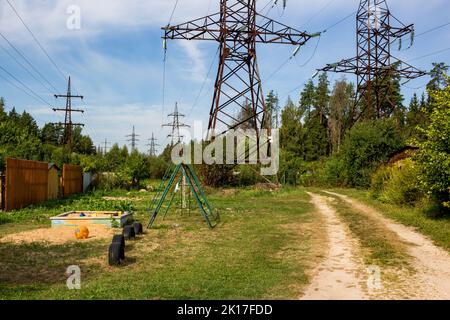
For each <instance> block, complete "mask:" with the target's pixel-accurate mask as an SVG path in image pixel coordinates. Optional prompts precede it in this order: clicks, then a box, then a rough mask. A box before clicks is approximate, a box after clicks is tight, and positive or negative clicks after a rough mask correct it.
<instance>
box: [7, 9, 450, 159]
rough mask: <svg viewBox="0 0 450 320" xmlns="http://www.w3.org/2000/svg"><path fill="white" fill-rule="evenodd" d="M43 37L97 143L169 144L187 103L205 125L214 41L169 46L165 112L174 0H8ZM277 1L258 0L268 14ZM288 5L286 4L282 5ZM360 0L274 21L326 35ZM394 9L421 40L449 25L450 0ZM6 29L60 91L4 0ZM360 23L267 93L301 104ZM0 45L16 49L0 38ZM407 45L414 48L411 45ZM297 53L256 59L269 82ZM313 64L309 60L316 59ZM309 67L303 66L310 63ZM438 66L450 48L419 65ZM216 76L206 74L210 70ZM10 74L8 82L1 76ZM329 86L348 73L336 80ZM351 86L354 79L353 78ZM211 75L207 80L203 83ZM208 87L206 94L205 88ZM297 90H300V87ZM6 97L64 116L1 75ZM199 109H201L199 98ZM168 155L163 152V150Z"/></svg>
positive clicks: (279, 77) (185, 16)
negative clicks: (71, 21)
mask: <svg viewBox="0 0 450 320" xmlns="http://www.w3.org/2000/svg"><path fill="white" fill-rule="evenodd" d="M10 1H11V3H12V4H13V5H14V6H15V7H16V9H17V11H18V12H19V13H20V15H21V16H22V17H23V19H24V20H25V22H26V23H27V24H28V26H29V27H30V28H31V29H32V31H33V32H34V33H35V35H36V36H37V38H38V39H39V40H40V42H41V43H42V44H43V46H44V47H45V49H46V50H47V51H48V52H49V54H50V56H51V57H52V58H53V59H54V60H55V61H56V63H57V65H58V66H59V67H60V68H61V70H62V71H63V72H64V73H65V74H70V75H71V76H72V79H73V85H74V87H75V89H76V92H78V93H79V94H83V95H84V96H85V97H86V99H85V101H84V103H83V104H81V105H80V106H83V107H84V108H85V109H86V113H85V114H84V115H75V116H74V121H76V122H84V123H85V124H86V127H85V132H86V133H88V134H89V135H90V136H91V137H92V138H93V140H94V142H95V144H96V145H99V144H100V143H101V142H102V141H103V140H104V139H105V138H107V139H108V140H109V141H111V142H117V143H119V144H125V143H126V138H125V135H127V134H129V133H131V130H132V126H133V125H135V126H136V132H137V134H139V135H140V139H141V141H140V143H139V148H140V149H141V150H142V151H144V150H145V148H146V147H145V144H146V143H147V142H146V140H147V139H148V138H150V137H151V134H152V132H154V133H155V136H156V137H157V138H158V139H159V143H160V144H165V143H167V141H168V140H167V138H166V136H167V134H168V133H169V132H168V131H167V130H166V129H163V128H161V124H162V122H168V121H169V119H167V118H166V114H167V113H169V112H170V111H171V109H173V106H174V104H175V102H178V103H179V106H180V111H181V112H182V113H185V114H186V115H187V117H186V118H185V119H184V121H185V122H186V123H188V124H192V123H193V122H194V121H196V120H199V121H204V122H206V121H207V118H208V113H209V108H210V101H211V98H212V88H213V80H214V77H215V73H216V64H217V61H214V57H215V53H216V50H217V44H216V43H213V42H195V41H185V42H184V41H170V42H169V44H168V57H167V64H166V94H165V104H164V106H163V98H162V92H163V90H162V88H163V85H162V84H163V76H162V75H163V63H162V58H163V49H162V40H161V35H162V32H161V30H160V27H161V26H163V25H166V24H167V23H168V20H169V17H170V15H171V12H172V9H173V7H174V4H175V0H146V1H144V0H141V1H137V0H109V1H107V0H96V1H91V0H10ZM268 1H269V0H260V1H258V6H259V7H260V8H261V7H263V6H265V5H266V3H267V2H268ZM280 2H281V1H280ZM218 3H219V1H218V0H189V1H188V0H179V4H178V7H177V9H176V11H175V13H174V16H173V19H172V24H178V23H181V22H185V21H188V20H190V19H193V18H197V17H201V16H204V15H206V14H207V13H208V12H209V13H215V12H217V11H218ZM358 3H359V0H334V1H333V0H315V1H306V0H288V2H287V9H286V11H284V12H283V10H282V9H281V8H279V7H275V8H274V9H272V10H271V11H270V13H269V16H270V17H271V18H273V19H274V20H277V21H280V22H283V23H285V24H288V25H290V26H292V27H295V28H300V29H302V30H306V31H308V32H311V33H312V32H317V31H321V30H323V29H324V28H326V27H328V26H330V25H332V24H334V23H335V22H337V21H339V20H340V19H341V18H343V17H345V16H347V15H349V14H350V13H352V12H353V11H355V10H356V9H357V7H358ZM71 5H76V6H78V7H79V8H80V9H81V29H79V30H70V29H68V28H67V26H66V23H67V19H68V18H69V17H70V16H69V14H68V13H67V10H68V8H69V7H70V6H71ZM389 7H390V10H391V12H392V13H393V14H394V16H396V17H397V18H398V19H400V20H401V21H402V22H404V23H405V24H409V23H415V25H416V34H419V33H421V32H423V31H426V30H429V29H430V28H432V27H435V26H438V25H441V24H444V23H446V22H449V21H450V15H449V13H450V9H449V6H448V1H446V0H428V1H423V0H391V1H389ZM0 32H1V33H2V34H4V35H5V36H6V37H7V38H8V39H9V40H10V41H11V42H12V43H13V44H14V45H15V46H16V47H17V48H19V49H20V50H21V51H22V52H24V53H25V55H26V56H27V57H28V58H29V60H30V61H31V62H32V63H33V65H34V66H35V67H36V68H37V69H38V70H39V71H40V72H41V73H42V74H43V75H44V76H45V78H47V79H48V80H49V82H50V83H51V84H53V85H54V86H55V87H56V88H57V89H58V90H59V91H60V92H63V91H64V90H65V86H66V83H65V81H64V79H63V78H62V76H61V75H60V74H59V73H58V72H57V71H56V69H55V68H54V67H53V66H52V64H51V63H50V62H49V60H48V59H47V58H46V57H45V55H44V54H43V53H42V51H40V50H39V48H38V47H37V45H36V43H35V42H34V41H33V39H32V37H31V36H30V34H29V33H28V32H27V30H26V29H25V28H24V26H23V25H22V24H21V23H20V21H19V20H18V18H17V17H16V16H15V15H14V13H13V11H12V10H11V8H10V7H9V6H8V4H7V3H6V0H0ZM355 37H356V36H355V18H354V17H352V18H350V19H347V20H346V21H344V22H343V23H341V24H339V25H338V26H336V27H334V28H333V29H331V30H329V31H328V32H327V33H325V34H324V35H323V36H322V37H321V40H320V43H319V45H318V48H317V51H316V54H315V55H313V53H314V49H315V47H316V41H318V40H316V39H313V40H311V41H310V42H309V43H308V44H307V45H306V46H304V47H302V49H301V51H300V53H299V54H298V55H297V56H296V58H295V60H292V61H290V62H289V63H288V64H287V65H286V66H285V67H284V68H282V69H281V70H280V71H279V72H278V73H277V74H276V75H275V76H273V77H272V78H270V79H269V80H268V81H264V91H265V93H267V92H268V91H269V90H275V91H277V92H278V94H279V96H280V99H281V100H282V103H284V102H285V101H286V99H287V97H288V95H290V96H291V97H292V98H293V99H294V100H298V94H299V92H300V90H301V88H302V86H303V84H304V83H305V82H306V81H307V80H308V79H309V78H310V77H311V76H312V75H313V74H314V73H315V69H316V68H320V67H322V66H324V65H325V64H326V63H332V62H337V61H339V60H340V59H342V58H350V57H353V56H354V55H355V53H356V52H355V50H356V49H355ZM449 43H450V26H447V27H446V28H442V29H440V30H437V31H435V32H432V33H428V34H427V35H424V36H420V37H417V38H416V40H415V44H414V46H413V47H412V48H411V49H409V50H405V51H397V50H396V46H394V47H393V49H394V50H393V55H394V56H396V57H398V58H401V59H403V60H405V61H408V60H410V59H414V58H417V57H421V56H423V55H426V54H428V53H431V52H435V51H438V50H440V49H444V48H447V47H448V46H449V45H448V44H449ZM0 45H1V46H2V47H4V48H6V49H7V50H9V51H10V52H12V51H11V50H10V48H9V47H8V45H7V43H6V42H5V41H4V40H3V39H1V38H0ZM404 47H406V45H405V46H404ZM294 49H295V48H293V47H290V46H284V45H260V46H259V47H258V61H259V66H260V72H261V77H262V79H263V80H264V79H266V78H267V77H268V76H269V75H271V74H272V73H273V71H274V70H276V69H277V68H278V67H279V66H280V65H281V64H282V63H283V62H284V61H285V60H286V59H287V58H288V57H289V56H290V55H291V54H292V52H293V50H294ZM309 60H310V61H309ZM307 61H309V63H308V64H306V65H305V66H303V64H304V63H305V62H307ZM434 61H439V62H440V61H443V62H446V63H448V64H450V51H446V52H444V53H441V54H439V55H434V56H431V57H427V58H423V59H415V60H413V61H411V64H413V65H415V66H416V67H418V68H421V69H424V70H429V69H430V66H431V63H432V62H434ZM211 65H213V68H212V72H211V73H210V74H209V77H207V73H208V70H209V68H210V66H211ZM0 66H2V67H3V68H5V69H7V70H8V71H9V72H10V73H12V74H14V75H15V76H16V77H17V78H18V79H20V80H21V81H23V82H24V83H25V84H26V85H27V86H29V87H30V88H31V89H33V90H34V91H35V92H36V93H38V94H39V95H40V96H42V97H44V99H45V100H46V101H48V102H49V103H50V104H51V105H52V106H53V105H55V106H62V104H63V103H64V101H55V99H54V98H53V97H52V94H54V93H55V92H51V90H48V89H45V88H44V87H43V86H42V85H41V84H40V83H39V82H38V81H36V80H35V79H33V78H32V77H31V76H30V75H29V74H27V73H26V72H25V71H24V70H23V69H21V68H20V66H18V65H17V64H16V62H15V61H14V60H12V59H11V58H10V57H9V56H8V55H7V54H6V53H5V52H4V51H3V50H2V48H1V47H0ZM0 74H1V75H2V76H4V77H7V78H8V76H7V75H6V74H5V73H4V72H3V71H1V70H0ZM329 77H330V80H331V81H333V82H334V81H335V80H338V79H339V78H340V77H341V75H333V74H330V75H329ZM347 78H348V79H349V80H353V77H352V76H347ZM205 79H206V80H205ZM427 81H428V79H427V78H422V79H418V80H414V81H412V82H410V83H408V84H407V85H406V86H405V87H404V88H403V93H404V95H405V97H407V98H409V97H410V96H411V95H412V93H413V92H418V93H421V92H422V91H423V89H424V88H423V87H424V85H425V84H426V83H427ZM203 83H204V89H203V91H202V92H200V89H201V87H202V85H203ZM296 88H299V89H296ZM0 96H3V97H5V99H6V102H7V106H8V107H12V106H15V107H16V109H17V110H19V111H22V110H24V109H26V110H27V111H28V112H30V113H31V114H32V115H33V116H35V118H36V119H37V120H38V123H39V125H42V124H43V123H45V122H57V121H62V120H63V115H62V114H55V113H54V112H53V111H52V110H51V109H50V107H49V106H48V105H45V104H43V103H40V102H39V101H36V100H34V99H32V98H30V97H28V96H27V95H25V94H24V93H23V92H22V91H20V90H18V89H16V88H15V87H13V86H11V85H10V84H9V83H7V82H6V81H4V80H3V79H2V78H0ZM197 97H199V98H198V99H197V101H198V103H197V104H196V105H195V106H194V101H195V100H196V98H197ZM160 149H161V148H160Z"/></svg>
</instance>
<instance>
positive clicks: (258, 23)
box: [163, 0, 312, 140]
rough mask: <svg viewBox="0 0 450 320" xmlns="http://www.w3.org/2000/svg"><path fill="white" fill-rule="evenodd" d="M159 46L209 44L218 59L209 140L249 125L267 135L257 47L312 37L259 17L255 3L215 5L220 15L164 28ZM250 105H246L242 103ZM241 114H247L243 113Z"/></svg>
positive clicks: (230, 0)
mask: <svg viewBox="0 0 450 320" xmlns="http://www.w3.org/2000/svg"><path fill="white" fill-rule="evenodd" d="M163 30H165V34H164V40H165V41H166V40H167V39H183V40H210V41H216V42H218V43H219V45H220V58H219V67H218V72H217V77H216V81H215V85H214V97H213V102H212V105H211V110H210V117H209V124H208V132H209V134H208V137H209V138H213V137H215V136H218V135H221V134H224V133H226V132H227V131H229V130H230V129H235V128H237V127H239V126H241V125H242V124H244V123H245V124H247V123H248V124H249V125H248V126H251V127H253V128H254V129H256V131H257V137H258V140H259V133H260V130H261V129H267V130H269V134H270V129H271V128H270V122H271V121H270V119H267V118H266V117H268V116H269V115H268V114H266V105H265V97H264V94H263V90H262V83H261V77H260V74H259V70H258V63H257V59H256V45H257V44H258V43H263V44H266V43H273V44H288V45H297V46H300V45H304V44H305V43H306V42H307V41H308V40H309V39H310V38H311V37H312V36H311V35H309V34H307V33H305V32H301V31H299V30H295V29H293V28H291V27H288V26H286V25H284V24H282V23H279V22H276V21H274V20H272V19H270V18H267V17H264V16H262V15H260V14H259V13H258V12H257V10H256V0H220V12H219V13H216V14H212V15H209V16H206V17H203V18H200V19H196V20H193V21H189V22H186V23H183V24H180V25H176V26H170V25H169V26H167V27H164V28H163ZM247 101H248V102H249V105H247V103H246V102H247ZM246 109H248V111H250V112H248V111H247V110H246Z"/></svg>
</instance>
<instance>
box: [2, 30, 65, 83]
mask: <svg viewBox="0 0 450 320" xmlns="http://www.w3.org/2000/svg"><path fill="white" fill-rule="evenodd" d="M0 36H1V37H2V38H3V40H5V41H6V43H8V45H9V46H10V47H11V48H12V49H13V50H14V51H15V52H16V53H17V54H18V55H19V56H20V57H21V58H22V59H23V60H24V61H25V62H26V63H27V64H28V65H29V66H30V68H31V69H33V71H34V72H36V73H37V74H38V75H39V77H41V79H42V80H44V81H45V82H46V83H48V84H49V85H50V87H52V88H53V89H54V90H55V91H59V90H58V89H56V87H55V86H54V85H53V84H52V83H51V82H50V81H48V79H47V78H46V77H44V75H43V74H42V73H41V72H39V70H38V69H36V67H35V66H34V65H33V64H32V63H31V62H30V60H29V59H28V58H27V57H26V56H25V54H24V53H22V52H21V51H20V50H19V49H18V48H17V47H16V46H14V45H13V44H12V43H11V41H9V40H8V38H7V37H6V36H5V35H4V34H3V33H1V32H0Z"/></svg>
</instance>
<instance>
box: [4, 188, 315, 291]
mask: <svg viewBox="0 0 450 320" xmlns="http://www.w3.org/2000/svg"><path fill="white" fill-rule="evenodd" d="M108 195H113V196H122V197H123V196H125V197H132V198H134V199H135V200H134V201H133V206H134V207H135V209H136V211H137V214H136V216H137V218H138V219H139V220H141V221H142V222H146V219H147V216H146V215H145V209H146V207H147V206H148V204H149V200H150V199H151V195H149V194H140V193H138V192H133V193H131V194H127V193H126V192H124V191H114V192H111V193H109V194H108ZM101 196H103V194H93V195H90V197H94V198H96V199H97V198H100V197H101ZM142 198H144V199H142ZM83 199H84V197H75V198H73V199H69V200H67V201H66V200H64V201H63V202H62V203H49V204H46V205H44V206H41V207H36V208H33V209H26V210H22V211H19V212H16V213H14V214H12V215H11V220H12V221H13V222H14V223H12V222H7V223H4V224H3V225H2V226H0V235H3V234H5V233H7V232H11V230H10V229H13V228H12V227H11V226H14V228H19V229H20V228H21V227H20V226H21V225H25V226H26V227H27V228H28V227H30V226H33V225H34V226H35V227H41V226H42V224H43V223H45V222H46V220H47V218H48V217H49V216H51V215H53V214H55V213H57V212H59V211H60V210H61V206H64V208H66V207H70V206H77V205H79V204H80V203H83V201H85V200H83ZM209 200H210V202H211V203H212V204H213V205H214V207H215V208H217V209H218V210H219V212H221V220H222V222H221V223H220V224H219V225H218V226H217V227H216V228H215V229H214V230H212V231H211V230H209V229H208V228H207V227H206V225H205V223H204V221H203V220H202V217H201V215H200V214H199V213H198V212H197V211H193V212H191V213H190V215H189V214H184V215H180V213H178V212H175V211H172V212H170V213H169V215H168V217H167V219H166V220H165V221H162V220H161V219H159V220H157V221H156V227H157V228H154V229H151V230H148V231H147V232H146V234H144V235H143V236H141V237H140V239H139V240H137V241H129V242H127V248H126V252H127V257H128V260H127V264H126V265H125V266H122V267H118V268H111V267H109V266H108V265H107V263H106V252H107V247H108V243H107V241H96V242H91V243H89V244H84V243H75V244H70V245H53V246H46V245H37V244H33V245H19V244H1V243H0V274H1V276H0V298H1V299H17V298H18V299H264V298H272V299H296V298H298V297H299V296H300V294H301V292H302V290H303V288H304V287H305V286H306V284H307V283H308V282H309V274H310V273H311V270H312V269H313V268H314V267H315V266H316V263H317V261H318V260H319V259H321V254H322V251H321V247H322V243H323V239H321V238H320V233H319V234H318V232H317V230H318V229H320V225H321V222H320V220H319V218H318V217H317V216H316V215H314V214H313V208H312V206H311V205H310V204H309V198H308V196H307V194H306V193H305V192H304V190H299V189H297V190H295V189H287V190H282V191H279V192H276V193H271V192H268V191H256V190H251V189H248V190H239V191H238V192H236V193H231V194H229V193H223V192H222V191H216V192H214V193H213V194H210V195H209ZM79 201H81V202H79ZM47 223H48V221H47ZM49 257H50V259H49ZM72 264H75V265H80V267H81V270H82V290H78V291H70V290H68V289H67V288H66V286H65V279H66V278H65V277H66V276H65V274H64V272H65V269H66V268H67V266H69V265H72Z"/></svg>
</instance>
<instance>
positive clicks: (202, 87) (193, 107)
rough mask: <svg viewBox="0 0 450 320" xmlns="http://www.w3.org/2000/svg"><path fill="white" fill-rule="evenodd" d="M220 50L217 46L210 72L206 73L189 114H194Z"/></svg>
mask: <svg viewBox="0 0 450 320" xmlns="http://www.w3.org/2000/svg"><path fill="white" fill-rule="evenodd" d="M219 50H220V47H218V48H217V51H216V54H215V55H214V58H213V59H212V61H211V65H210V66H209V70H208V73H207V74H206V76H205V79H204V80H203V83H202V86H201V87H200V91H199V93H198V95H197V97H196V98H195V100H194V103H193V104H192V107H191V110H190V111H189V114H188V116H190V115H191V114H192V112H193V111H194V109H195V107H197V103H198V101H199V99H200V95H201V94H202V92H203V89H204V88H205V85H206V82H207V81H208V78H209V75H210V74H211V71H212V68H213V66H214V62H215V61H216V58H217V56H218V55H219Z"/></svg>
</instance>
